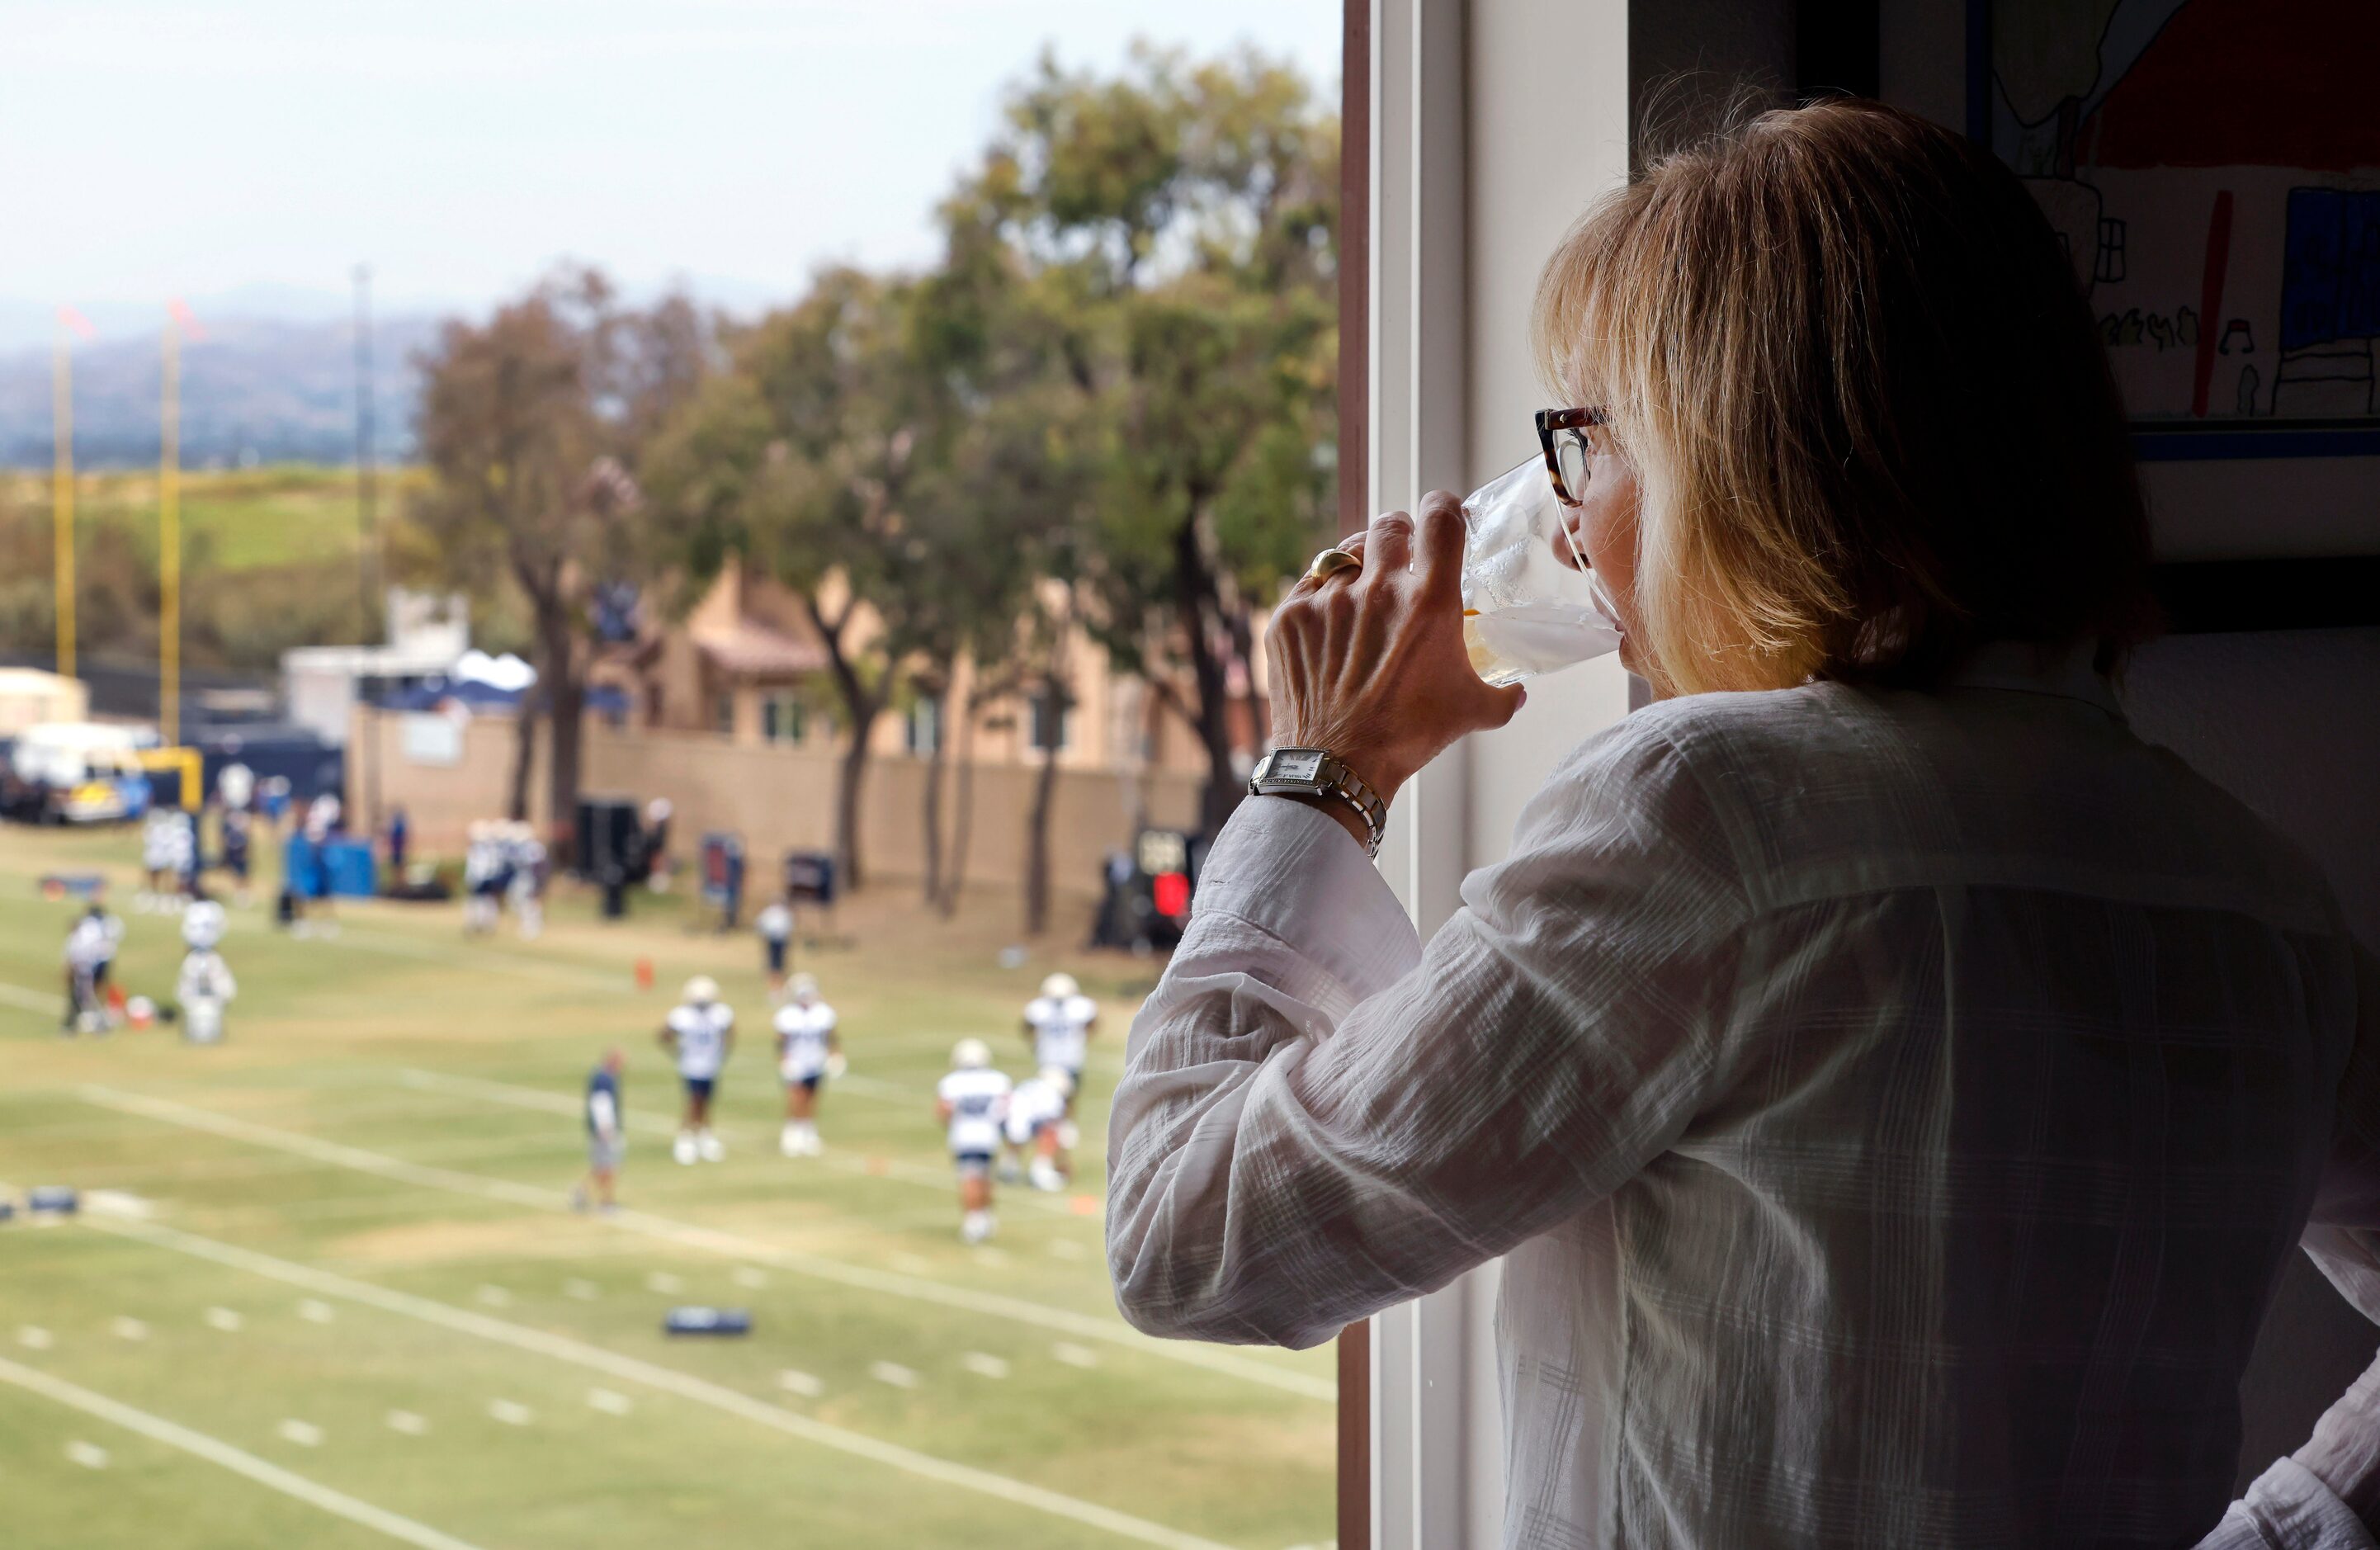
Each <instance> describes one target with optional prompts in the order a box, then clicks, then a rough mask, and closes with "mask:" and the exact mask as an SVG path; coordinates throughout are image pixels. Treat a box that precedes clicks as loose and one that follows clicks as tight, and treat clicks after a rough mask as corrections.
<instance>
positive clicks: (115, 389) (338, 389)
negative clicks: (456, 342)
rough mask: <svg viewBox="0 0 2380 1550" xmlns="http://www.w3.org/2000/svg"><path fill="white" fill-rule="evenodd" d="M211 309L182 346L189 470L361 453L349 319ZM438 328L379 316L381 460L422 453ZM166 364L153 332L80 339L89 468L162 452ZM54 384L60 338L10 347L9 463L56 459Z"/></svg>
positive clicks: (420, 316)
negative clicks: (419, 440) (421, 411)
mask: <svg viewBox="0 0 2380 1550" xmlns="http://www.w3.org/2000/svg"><path fill="white" fill-rule="evenodd" d="M152 310H153V309H152ZM201 316H202V318H203V328H204V335H203V336H202V337H201V338H200V339H198V340H197V341H195V342H186V343H185V344H184V346H183V348H182V458H183V461H184V462H185V464H186V465H187V466H188V467H191V468H210V467H216V468H220V467H233V466H237V465H239V464H243V463H258V462H264V463H283V462H306V463H346V462H350V461H352V460H353V459H354V458H355V455H356V364H355V348H356V346H355V325H354V323H352V322H351V321H350V320H348V319H347V318H346V317H338V318H334V319H330V318H326V319H311V320H306V319H298V320H292V319H283V318H259V317H239V316H224V315H220V314H218V315H216V316H213V317H204V314H201ZM93 321H94V323H96V322H98V320H97V319H94V320H93ZM439 322H440V319H439V318H438V316H437V315H436V314H433V313H427V312H414V313H404V314H398V315H395V316H389V317H382V318H376V319H374V320H373V323H372V373H371V390H372V409H373V420H374V434H373V438H372V440H373V444H374V450H375V454H376V456H377V457H378V458H379V459H380V460H381V461H383V462H386V463H401V462H407V461H409V460H410V459H411V458H412V456H413V450H414V441H413V414H414V406H415V403H416V400H417V399H418V398H419V396H420V391H421V382H420V373H419V372H418V371H416V370H415V369H414V365H413V360H412V358H413V356H414V355H415V353H416V352H418V351H419V350H422V349H424V348H428V347H429V346H430V345H431V343H432V342H433V341H434V340H435V339H436V337H437V334H438V325H439ZM160 371H161V366H160V362H159V359H158V336H157V335H156V334H155V333H154V332H153V331H151V330H148V329H144V330H143V331H142V332H141V333H140V334H139V335H136V336H129V337H127V336H122V335H116V336H114V337H106V336H103V337H101V338H98V339H95V340H91V341H89V342H87V343H86V342H83V341H77V342H76V345H75V350H74V430H75V460H76V462H77V464H78V465H79V466H81V467H84V468H94V469H97V468H124V467H130V466H136V465H143V464H151V463H154V462H155V461H156V460H157V450H158V409H159V405H158V388H159V377H160ZM50 382H51V351H50V347H49V346H47V345H33V346H30V347H28V346H21V345H20V346H18V348H14V349H6V350H0V467H11V468H31V467H42V468H46V467H48V466H49V463H50V458H51V424H50V400H51V390H50Z"/></svg>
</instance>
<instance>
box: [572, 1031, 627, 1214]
mask: <svg viewBox="0 0 2380 1550" xmlns="http://www.w3.org/2000/svg"><path fill="white" fill-rule="evenodd" d="M627 1064H628V1058H627V1056H625V1055H623V1054H621V1053H620V1050H619V1046H618V1045H616V1044H615V1045H613V1047H612V1048H610V1049H607V1050H605V1051H604V1052H603V1059H602V1061H601V1064H599V1065H598V1066H597V1067H596V1068H595V1069H594V1071H593V1072H592V1073H591V1074H589V1077H588V1078H587V1178H586V1180H585V1182H583V1183H581V1184H580V1185H579V1186H578V1187H577V1189H575V1190H571V1191H570V1208H571V1209H572V1210H573V1211H584V1210H586V1209H587V1208H588V1206H589V1204H590V1203H591V1204H592V1205H593V1206H594V1207H595V1209H596V1210H598V1211H606V1212H608V1211H615V1210H617V1209H619V1207H618V1202H615V1201H614V1200H613V1196H612V1190H613V1180H614V1179H616V1178H618V1177H619V1173H620V1159H621V1157H622V1155H623V1154H624V1153H626V1151H627V1149H628V1116H627V1111H626V1110H625V1109H624V1108H622V1107H621V1106H620V1073H621V1071H622V1070H624V1069H625V1068H626V1066H627Z"/></svg>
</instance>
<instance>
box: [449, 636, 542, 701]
mask: <svg viewBox="0 0 2380 1550" xmlns="http://www.w3.org/2000/svg"><path fill="white" fill-rule="evenodd" d="M453 676H454V677H456V678H461V679H467V680H468V681H470V682H472V683H483V684H486V685H487V686H488V687H489V688H491V689H500V690H504V692H505V693H507V694H518V693H520V692H521V691H523V690H526V689H528V687H529V685H531V684H533V683H535V682H537V669H536V668H534V667H532V666H530V665H528V663H526V662H523V661H522V660H521V659H520V658H519V657H516V656H515V655H514V654H513V653H510V652H506V653H504V655H502V656H490V655H489V654H488V653H485V652H483V651H480V649H478V648H477V647H473V648H472V649H471V650H469V651H468V652H465V653H463V655H462V657H461V658H460V660H458V661H457V662H456V663H455V671H454V675H453Z"/></svg>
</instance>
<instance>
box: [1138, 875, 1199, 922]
mask: <svg viewBox="0 0 2380 1550" xmlns="http://www.w3.org/2000/svg"><path fill="white" fill-rule="evenodd" d="M1148 891H1149V895H1150V897H1152V898H1153V899H1154V900H1155V901H1156V904H1157V912H1158V913H1159V914H1160V915H1171V916H1172V917H1173V918H1174V919H1175V920H1177V921H1178V920H1180V919H1181V918H1182V917H1183V916H1184V915H1187V914H1188V913H1190V874H1189V873H1186V872H1160V873H1158V874H1157V875H1156V876H1155V877H1153V878H1150V879H1149V888H1148Z"/></svg>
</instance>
